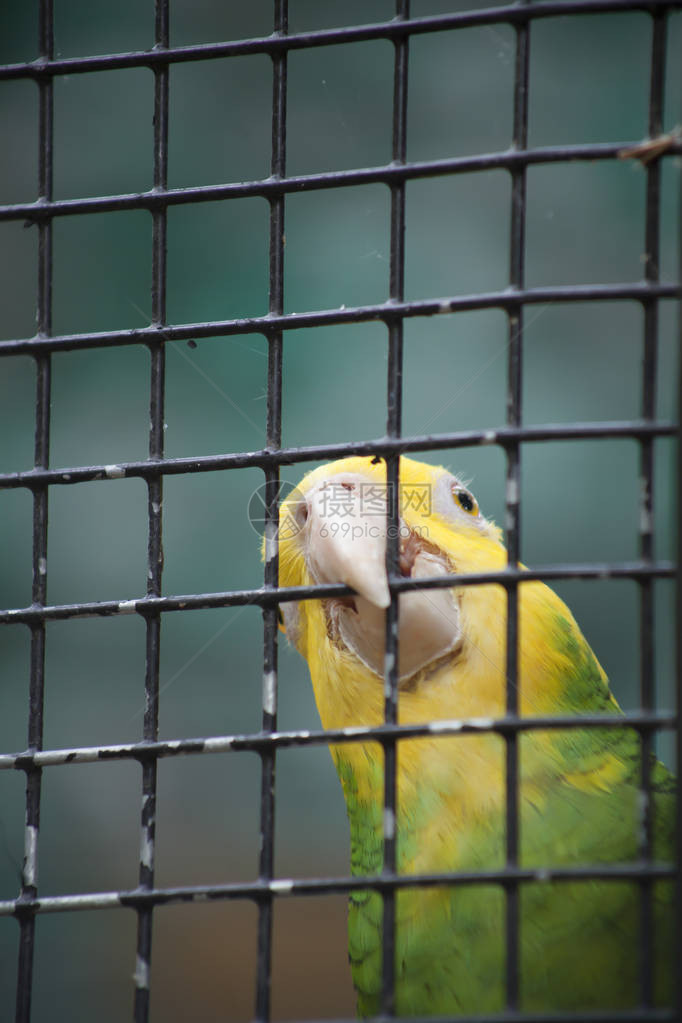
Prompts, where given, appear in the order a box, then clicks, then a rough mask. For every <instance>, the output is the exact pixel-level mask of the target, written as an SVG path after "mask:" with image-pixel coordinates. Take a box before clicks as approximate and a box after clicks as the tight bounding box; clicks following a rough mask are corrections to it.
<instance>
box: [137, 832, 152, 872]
mask: <svg viewBox="0 0 682 1023" xmlns="http://www.w3.org/2000/svg"><path fill="white" fill-rule="evenodd" d="M153 856H154V847H153V845H152V843H151V842H150V840H149V835H148V833H147V831H146V830H145V831H144V833H143V836H142V844H141V846H140V863H141V864H142V866H143V867H147V869H148V870H151V869H152V860H153Z"/></svg>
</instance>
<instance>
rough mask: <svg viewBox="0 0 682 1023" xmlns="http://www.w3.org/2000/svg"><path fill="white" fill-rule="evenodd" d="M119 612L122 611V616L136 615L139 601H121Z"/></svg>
mask: <svg viewBox="0 0 682 1023" xmlns="http://www.w3.org/2000/svg"><path fill="white" fill-rule="evenodd" d="M118 610H119V611H120V613H121V614H122V615H132V614H135V611H136V610H137V601H136V600H121V601H119V605H118Z"/></svg>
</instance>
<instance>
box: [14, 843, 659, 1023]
mask: <svg viewBox="0 0 682 1023" xmlns="http://www.w3.org/2000/svg"><path fill="white" fill-rule="evenodd" d="M642 877H651V878H652V879H654V880H665V881H670V880H672V879H674V877H675V868H674V867H673V866H671V865H670V864H667V863H656V864H643V863H641V862H634V863H625V864H619V863H612V864H603V863H596V864H590V865H585V866H580V867H566V866H556V867H554V866H548V867H533V868H519V867H516V868H502V869H500V870H482V871H478V870H476V871H464V872H461V873H459V872H458V873H450V872H448V873H447V874H409V875H402V876H400V875H398V876H396V877H385V876H383V875H381V874H370V875H367V876H366V877H360V876H352V877H331V878H327V877H314V878H311V877H306V878H300V879H297V878H273V879H272V880H271V881H269V882H264V881H261V880H258V881H252V882H248V881H247V882H233V883H231V884H215V885H183V886H178V887H172V888H170V887H169V888H155V889H154V890H152V891H141V890H140V889H139V888H134V889H131V890H129V891H125V890H123V891H112V892H94V893H88V894H79V895H54V896H46V897H45V898H43V899H39V900H37V902H36V907H35V909H36V912H40V913H63V912H72V911H78V912H80V911H85V910H91V909H120V908H122V907H125V908H128V909H133V910H137V909H138V908H140V907H145V906H160V905H169V904H171V903H174V902H195V901H196V902H206V901H207V900H222V899H252V900H255V901H256V902H260V901H262V900H263V899H264V898H266V897H267V898H269V899H274V898H290V897H297V896H303V895H332V894H347V893H348V892H352V891H358V890H362V889H368V888H369V889H372V890H374V891H377V892H380V893H384V892H386V891H388V890H391V889H397V890H400V889H402V888H441V887H471V886H472V885H490V884H499V885H505V886H507V885H512V884H521V883H535V884H554V883H558V884H563V883H570V882H575V881H588V880H595V881H611V882H615V883H622V882H623V881H630V880H639V879H640V878H642ZM16 908H17V904H16V902H15V901H14V900H9V901H6V902H0V917H2V916H12V915H13V914H14V913H15V912H16ZM648 1011H649V1012H651V1011H652V1010H648ZM401 1018H403V1017H401ZM504 1018H505V1019H506V1020H508V1021H511V1020H517V1019H518V1018H519V1017H518V1016H517V1015H516V1014H514V1015H510V1014H507V1015H506V1016H504ZM524 1018H525V1016H524ZM550 1018H553V1017H552V1016H551V1014H548V1015H543V1016H542V1019H543V1020H544V1019H550ZM600 1018H601V1017H600ZM647 1018H649V1017H647ZM456 1019H457V1020H458V1023H459V1019H460V1017H459V1016H457V1017H456Z"/></svg>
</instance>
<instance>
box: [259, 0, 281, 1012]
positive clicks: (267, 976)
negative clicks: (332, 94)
mask: <svg viewBox="0 0 682 1023" xmlns="http://www.w3.org/2000/svg"><path fill="white" fill-rule="evenodd" d="M273 16H274V22H273V30H274V34H275V36H278V37H282V38H284V37H286V34H287V31H288V0H274V14H273ZM271 56H272V138H271V157H270V173H271V176H272V177H273V178H274V179H279V178H282V177H283V176H284V174H285V173H286V107H287V50H286V49H278V50H277V51H276V52H273V53H272V54H271ZM284 203H285V196H284V195H283V194H282V193H279V194H273V195H272V196H271V197H270V283H269V296H268V312H269V315H270V316H282V314H283V312H284V213H285V209H284ZM267 339H268V378H267V424H266V441H265V443H266V447H267V448H268V450H278V449H280V448H281V446H282V330H281V328H277V327H276V328H275V329H274V330H272V331H270V332H268V334H267ZM279 490H280V482H279V464H278V462H276V461H273V462H271V463H270V464H269V465H267V466H265V544H266V549H265V572H264V585H265V587H266V588H267V589H276V588H277V586H278V583H279V554H278V547H277V530H278V525H279ZM278 613H279V612H278V607H277V605H276V604H269V605H267V606H263V718H262V724H263V732H264V733H265V734H267V735H269V734H271V733H272V732H273V731H275V730H276V728H277V669H278V658H277V652H278V647H277V628H278ZM274 856H275V747H274V746H268V747H266V748H264V749H263V750H261V811H260V861H259V869H258V876H259V879H260V880H261V881H264V882H268V881H270V880H271V879H272V877H273V873H274ZM272 926H273V904H272V896H271V894H270V893H268V894H267V895H265V897H264V898H262V899H260V900H259V902H258V938H257V963H256V1019H257V1020H258V1021H259V1023H267V1021H268V1020H269V1019H270V1014H271V977H272Z"/></svg>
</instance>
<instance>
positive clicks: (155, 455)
mask: <svg viewBox="0 0 682 1023" xmlns="http://www.w3.org/2000/svg"><path fill="white" fill-rule="evenodd" d="M155 14H156V18H155V49H157V50H158V49H166V48H167V47H168V42H169V16H168V0H156V9H155ZM167 183H168V65H167V64H159V65H155V67H154V188H157V189H165V188H166V187H167ZM166 223H167V211H166V207H165V206H161V207H158V208H156V209H154V211H153V212H152V292H151V298H152V322H153V324H154V325H155V326H161V325H163V324H165V322H166V242H167V238H166ZM149 351H150V399H149V458H150V460H152V461H153V460H156V459H160V458H163V450H164V397H165V347H164V344H163V342H160V341H159V342H152V343H151V344H150V345H149ZM147 515H148V542H147V594H148V596H154V597H158V596H160V595H161V576H162V571H163V533H162V529H163V477H162V476H161V475H160V474H158V475H154V476H150V477H149V479H148V482H147ZM160 660H161V615H160V614H158V613H152V614H149V615H147V617H146V668H145V707H144V723H143V737H144V739H145V740H146V741H148V742H153V741H154V740H156V739H157V738H158V734H159V668H160ZM156 792H157V761H156V758H149V759H145V760H143V762H142V812H141V820H140V866H139V886H140V888H141V889H143V890H149V889H150V888H153V887H154V859H155V847H154V846H155V833H156ZM151 954H152V908H151V906H149V907H144V908H141V909H139V910H138V914H137V955H136V960H135V973H134V980H135V998H134V1005H133V1018H134V1020H135V1023H146V1021H147V1020H148V1019H149V1002H150V972H151Z"/></svg>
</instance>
